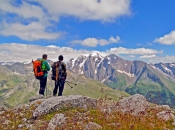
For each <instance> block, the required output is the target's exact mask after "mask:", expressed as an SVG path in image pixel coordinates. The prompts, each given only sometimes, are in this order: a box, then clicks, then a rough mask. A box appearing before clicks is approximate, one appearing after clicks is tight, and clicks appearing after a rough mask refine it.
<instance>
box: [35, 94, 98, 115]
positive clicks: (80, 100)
mask: <svg viewBox="0 0 175 130" xmlns="http://www.w3.org/2000/svg"><path fill="white" fill-rule="evenodd" d="M96 106H97V100H96V99H93V98H89V97H85V96H81V95H69V96H60V97H51V98H48V99H46V100H45V101H44V102H42V103H41V104H40V105H39V106H38V107H37V108H36V109H35V110H34V111H33V117H35V118H36V117H38V116H41V115H44V114H47V113H49V112H51V111H55V110H60V109H63V108H67V109H69V108H77V107H79V108H84V109H87V108H95V107H96Z"/></svg>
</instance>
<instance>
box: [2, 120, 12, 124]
mask: <svg viewBox="0 0 175 130" xmlns="http://www.w3.org/2000/svg"><path fill="white" fill-rule="evenodd" d="M10 123H11V121H9V120H5V121H4V123H2V124H3V125H8V124H10Z"/></svg>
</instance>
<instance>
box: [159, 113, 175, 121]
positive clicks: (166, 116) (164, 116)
mask: <svg viewBox="0 0 175 130" xmlns="http://www.w3.org/2000/svg"><path fill="white" fill-rule="evenodd" d="M156 116H157V117H158V118H159V119H162V120H164V121H169V120H172V119H173V120H174V121H175V116H174V115H173V113H171V111H162V112H159V113H157V114H156Z"/></svg>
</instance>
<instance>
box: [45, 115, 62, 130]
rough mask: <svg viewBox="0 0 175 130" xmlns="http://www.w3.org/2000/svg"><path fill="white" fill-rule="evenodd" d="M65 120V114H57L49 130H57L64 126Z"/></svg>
mask: <svg viewBox="0 0 175 130" xmlns="http://www.w3.org/2000/svg"><path fill="white" fill-rule="evenodd" d="M64 120H65V117H64V115H63V114H56V115H55V116H54V117H53V118H52V119H51V121H50V122H49V124H48V127H47V130H55V128H56V127H57V126H59V125H60V124H62V123H63V122H64Z"/></svg>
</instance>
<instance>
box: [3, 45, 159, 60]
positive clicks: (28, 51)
mask: <svg viewBox="0 0 175 130" xmlns="http://www.w3.org/2000/svg"><path fill="white" fill-rule="evenodd" d="M120 49H121V47H120V48H111V49H110V50H107V51H101V52H99V51H96V50H94V51H88V50H76V49H73V48H70V47H59V46H55V45H50V46H39V45H31V44H19V43H11V44H9V43H4V44H0V61H5V62H6V61H19V62H23V61H31V60H32V59H37V58H40V57H41V55H42V54H44V53H46V54H48V58H49V59H51V60H54V61H56V60H57V58H58V55H63V56H64V61H65V62H68V61H69V60H70V59H71V58H77V57H78V56H80V55H86V56H87V55H89V54H90V53H93V52H96V53H99V54H101V55H102V56H106V55H109V54H116V55H119V54H126V56H127V55H128V57H129V58H128V59H130V56H131V55H132V58H134V56H135V55H143V53H142V52H141V51H140V52H138V51H137V50H139V48H138V49H127V48H123V49H122V50H121V51H119V50H120ZM114 50H118V51H114ZM126 50H127V51H126ZM134 50H135V51H136V52H137V53H133V51H134ZM146 51H147V53H146ZM150 51H151V52H152V55H154V54H157V53H161V52H159V51H156V50H150V49H145V52H144V54H147V55H149V54H150Z"/></svg>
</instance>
